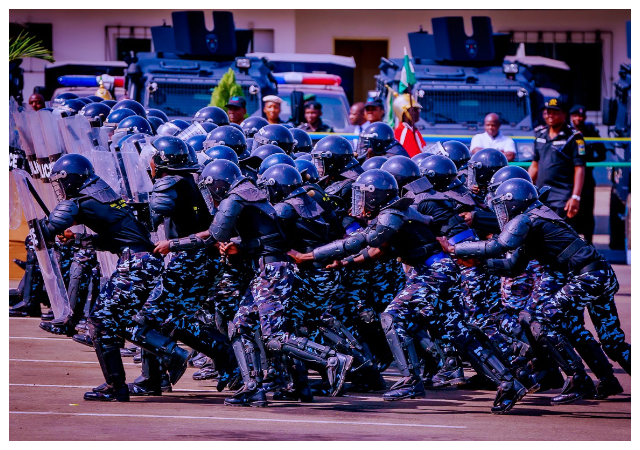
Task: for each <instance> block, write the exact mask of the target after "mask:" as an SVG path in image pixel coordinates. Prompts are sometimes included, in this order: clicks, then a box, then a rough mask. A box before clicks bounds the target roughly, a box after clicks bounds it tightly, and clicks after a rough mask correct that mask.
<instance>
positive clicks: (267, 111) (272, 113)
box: [262, 95, 283, 125]
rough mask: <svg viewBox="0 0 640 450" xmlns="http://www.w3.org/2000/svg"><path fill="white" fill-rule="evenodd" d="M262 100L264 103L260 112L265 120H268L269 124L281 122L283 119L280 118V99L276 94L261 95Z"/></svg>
mask: <svg viewBox="0 0 640 450" xmlns="http://www.w3.org/2000/svg"><path fill="white" fill-rule="evenodd" d="M262 102H263V103H264V106H263V108H262V112H263V113H264V117H265V119H267V122H269V125H274V124H278V123H283V121H282V120H280V110H281V109H282V108H281V106H282V99H281V98H280V97H278V96H277V95H267V96H266V97H263V99H262Z"/></svg>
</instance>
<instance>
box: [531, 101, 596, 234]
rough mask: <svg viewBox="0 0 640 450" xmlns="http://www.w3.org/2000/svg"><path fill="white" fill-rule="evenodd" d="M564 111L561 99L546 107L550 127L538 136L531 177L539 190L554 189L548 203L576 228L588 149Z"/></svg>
mask: <svg viewBox="0 0 640 450" xmlns="http://www.w3.org/2000/svg"><path fill="white" fill-rule="evenodd" d="M565 111H566V109H565V106H564V103H562V101H561V100H560V99H559V98H552V99H550V100H549V101H548V102H546V103H545V116H544V117H545V121H546V123H547V126H545V127H544V128H542V129H541V130H539V131H538V132H537V133H536V134H535V139H536V140H535V145H534V148H533V161H532V162H531V166H530V167H529V175H531V179H532V180H533V182H534V183H535V184H536V186H538V187H542V186H549V187H550V188H551V191H550V192H549V195H548V197H547V200H546V201H545V203H546V204H547V206H549V207H550V208H551V209H553V210H554V211H555V213H556V214H558V215H559V216H560V217H562V218H563V219H566V221H567V223H568V224H569V225H571V226H574V224H575V217H576V214H578V211H579V209H580V200H581V194H582V186H583V184H584V176H585V163H586V148H585V145H584V138H583V137H582V134H580V132H579V131H577V130H572V129H571V128H569V124H568V123H567V121H566V119H567V114H566V112H565Z"/></svg>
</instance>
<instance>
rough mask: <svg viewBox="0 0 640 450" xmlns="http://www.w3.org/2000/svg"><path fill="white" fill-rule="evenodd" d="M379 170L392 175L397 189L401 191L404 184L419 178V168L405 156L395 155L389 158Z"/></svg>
mask: <svg viewBox="0 0 640 450" xmlns="http://www.w3.org/2000/svg"><path fill="white" fill-rule="evenodd" d="M381 169H382V170H386V171H387V172H389V173H390V174H391V175H393V178H395V179H396V182H397V183H398V189H402V188H403V187H404V186H405V185H406V184H408V183H411V182H412V181H415V180H417V179H418V178H420V168H419V167H418V165H417V164H416V163H414V162H413V161H411V159H410V158H407V157H406V156H401V155H397V156H394V157H392V158H389V159H388V160H387V162H385V163H384V164H383V165H382V167H381Z"/></svg>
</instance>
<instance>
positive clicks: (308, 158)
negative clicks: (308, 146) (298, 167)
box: [293, 153, 313, 162]
mask: <svg viewBox="0 0 640 450" xmlns="http://www.w3.org/2000/svg"><path fill="white" fill-rule="evenodd" d="M293 156H294V159H295V160H296V161H297V160H299V159H303V160H305V161H309V162H311V161H313V158H312V157H311V153H296V154H294V155H293Z"/></svg>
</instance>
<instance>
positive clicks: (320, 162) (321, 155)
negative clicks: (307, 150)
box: [311, 150, 332, 178]
mask: <svg viewBox="0 0 640 450" xmlns="http://www.w3.org/2000/svg"><path fill="white" fill-rule="evenodd" d="M331 155H332V153H331V152H330V151H328V150H326V151H323V152H315V151H314V152H311V161H312V162H313V165H314V166H315V167H316V169H317V170H318V176H320V177H321V178H322V177H324V176H325V175H326V170H325V163H324V160H325V159H326V158H331Z"/></svg>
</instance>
